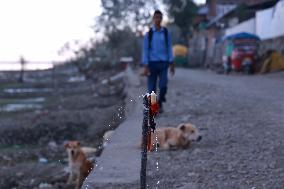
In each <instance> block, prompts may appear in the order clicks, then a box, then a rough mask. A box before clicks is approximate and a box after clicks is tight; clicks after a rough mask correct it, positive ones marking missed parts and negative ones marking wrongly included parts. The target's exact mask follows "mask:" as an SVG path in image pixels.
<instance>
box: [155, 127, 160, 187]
mask: <svg viewBox="0 0 284 189" xmlns="http://www.w3.org/2000/svg"><path fill="white" fill-rule="evenodd" d="M155 135H156V137H155V139H156V142H155V152H156V153H157V152H158V135H157V132H155ZM156 177H157V178H158V181H157V183H156V189H158V188H159V184H160V180H159V162H158V160H157V161H156Z"/></svg>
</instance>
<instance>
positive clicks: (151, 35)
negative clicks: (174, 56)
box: [148, 27, 169, 52]
mask: <svg viewBox="0 0 284 189" xmlns="http://www.w3.org/2000/svg"><path fill="white" fill-rule="evenodd" d="M163 28H164V35H165V43H166V49H167V52H168V48H169V47H168V46H169V45H168V42H169V39H168V29H167V28H165V27H163ZM152 38H153V29H152V28H150V30H149V32H148V50H149V51H150V49H151V45H152Z"/></svg>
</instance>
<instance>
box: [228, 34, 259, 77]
mask: <svg viewBox="0 0 284 189" xmlns="http://www.w3.org/2000/svg"><path fill="white" fill-rule="evenodd" d="M225 40H226V50H227V52H226V56H227V57H228V62H227V64H229V67H230V69H232V70H233V71H236V72H243V73H246V74H252V73H254V68H255V64H256V56H257V51H258V47H259V42H260V38H259V37H258V36H256V35H254V34H250V33H245V32H243V33H238V34H234V35H230V36H227V37H226V38H225ZM227 66H228V65H227Z"/></svg>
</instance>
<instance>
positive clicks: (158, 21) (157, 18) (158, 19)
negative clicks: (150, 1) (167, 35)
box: [153, 10, 163, 28]
mask: <svg viewBox="0 0 284 189" xmlns="http://www.w3.org/2000/svg"><path fill="white" fill-rule="evenodd" d="M162 20H163V13H162V12H161V11H160V10H156V11H155V12H154V16H153V22H154V25H155V27H156V28H160V27H161V23H162Z"/></svg>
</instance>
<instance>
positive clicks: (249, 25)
mask: <svg viewBox="0 0 284 189" xmlns="http://www.w3.org/2000/svg"><path fill="white" fill-rule="evenodd" d="M240 32H247V33H252V34H255V33H256V30H255V18H252V19H250V20H247V21H245V22H242V23H240V24H238V25H235V26H233V27H231V28H228V29H226V31H225V34H226V36H228V35H232V34H236V33H240Z"/></svg>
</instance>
